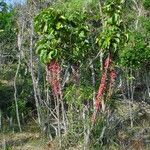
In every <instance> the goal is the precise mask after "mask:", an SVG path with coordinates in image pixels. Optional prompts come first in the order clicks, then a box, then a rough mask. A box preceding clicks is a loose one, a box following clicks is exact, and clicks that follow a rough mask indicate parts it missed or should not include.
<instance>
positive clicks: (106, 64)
mask: <svg viewBox="0 0 150 150" xmlns="http://www.w3.org/2000/svg"><path fill="white" fill-rule="evenodd" d="M110 65H111V59H110V56H108V57H107V58H106V60H105V61H104V69H105V70H104V72H103V74H102V78H101V82H100V86H99V89H98V94H97V97H96V103H95V105H96V110H99V108H100V107H101V98H102V96H103V94H104V92H105V89H106V79H107V72H108V70H109V67H110Z"/></svg>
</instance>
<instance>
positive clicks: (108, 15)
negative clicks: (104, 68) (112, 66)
mask: <svg viewBox="0 0 150 150" xmlns="http://www.w3.org/2000/svg"><path fill="white" fill-rule="evenodd" d="M123 4H124V1H123V0H119V1H118V0H113V1H106V3H105V5H104V8H103V12H104V14H105V18H104V23H103V31H102V34H100V36H99V37H98V38H97V42H98V44H99V47H100V48H101V50H102V51H104V53H108V52H110V51H111V53H112V54H113V56H115V55H116V52H117V51H118V50H119V49H121V47H122V46H123V45H124V43H125V42H126V41H127V38H128V36H127V34H126V33H125V26H124V23H123V20H122V9H123Z"/></svg>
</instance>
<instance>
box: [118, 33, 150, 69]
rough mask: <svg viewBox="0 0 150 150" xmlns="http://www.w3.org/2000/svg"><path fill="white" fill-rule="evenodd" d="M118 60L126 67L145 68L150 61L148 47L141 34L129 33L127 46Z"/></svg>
mask: <svg viewBox="0 0 150 150" xmlns="http://www.w3.org/2000/svg"><path fill="white" fill-rule="evenodd" d="M120 60H121V64H122V65H123V66H126V67H133V68H139V67H140V68H141V67H144V66H147V64H148V63H149V60H150V47H149V46H148V43H147V42H146V41H145V37H144V36H143V35H142V34H141V33H137V32H136V33H135V32H133V33H131V35H130V40H129V43H128V45H127V46H126V47H125V49H124V50H123V51H122V52H121V54H120Z"/></svg>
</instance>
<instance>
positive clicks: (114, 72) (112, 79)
mask: <svg viewBox="0 0 150 150" xmlns="http://www.w3.org/2000/svg"><path fill="white" fill-rule="evenodd" d="M116 77H117V73H116V71H115V70H112V71H111V72H110V83H111V84H112V83H113V82H114V81H115V79H116Z"/></svg>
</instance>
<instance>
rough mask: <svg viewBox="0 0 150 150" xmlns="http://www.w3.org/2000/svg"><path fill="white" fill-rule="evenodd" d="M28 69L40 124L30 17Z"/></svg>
mask: <svg viewBox="0 0 150 150" xmlns="http://www.w3.org/2000/svg"><path fill="white" fill-rule="evenodd" d="M29 49H30V60H29V61H30V71H31V77H32V83H33V90H34V98H35V104H36V109H37V117H38V123H39V125H40V126H41V117H40V106H39V100H38V96H37V90H36V87H37V86H36V84H37V83H36V80H35V76H34V70H33V53H32V51H33V20H32V19H31V26H30V48H29Z"/></svg>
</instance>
